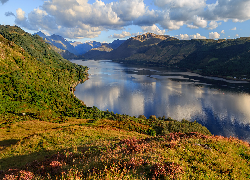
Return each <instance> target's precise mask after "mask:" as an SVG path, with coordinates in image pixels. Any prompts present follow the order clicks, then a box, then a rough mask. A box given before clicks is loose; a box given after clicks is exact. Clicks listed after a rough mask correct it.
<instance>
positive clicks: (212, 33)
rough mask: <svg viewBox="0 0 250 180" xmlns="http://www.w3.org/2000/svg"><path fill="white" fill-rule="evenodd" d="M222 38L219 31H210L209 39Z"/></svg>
mask: <svg viewBox="0 0 250 180" xmlns="http://www.w3.org/2000/svg"><path fill="white" fill-rule="evenodd" d="M219 38H220V34H219V33H217V32H210V33H209V39H219Z"/></svg>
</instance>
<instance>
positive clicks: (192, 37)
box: [175, 33, 207, 40]
mask: <svg viewBox="0 0 250 180" xmlns="http://www.w3.org/2000/svg"><path fill="white" fill-rule="evenodd" d="M175 37H176V38H178V39H180V40H190V39H207V38H206V37H205V36H201V35H200V34H199V33H196V34H193V35H188V34H180V35H176V36H175Z"/></svg>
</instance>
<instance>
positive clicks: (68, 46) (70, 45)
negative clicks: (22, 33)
mask: <svg viewBox="0 0 250 180" xmlns="http://www.w3.org/2000/svg"><path fill="white" fill-rule="evenodd" d="M35 34H36V35H39V36H40V37H42V38H43V39H44V40H45V42H47V43H49V44H50V45H52V47H53V49H54V50H55V51H56V52H58V53H59V54H61V55H62V56H63V57H64V58H66V59H77V58H78V59H79V58H80V59H82V58H83V56H82V55H83V54H85V53H86V52H88V51H90V50H91V49H96V48H99V47H101V46H103V47H106V48H103V47H101V51H106V50H107V51H111V50H113V49H116V48H117V47H119V46H120V45H121V44H122V43H123V42H124V41H125V40H119V39H117V40H114V41H113V42H112V43H101V42H97V41H90V42H86V43H82V42H77V41H67V40H66V39H65V38H63V37H62V36H60V35H55V34H53V35H51V36H47V35H45V34H44V33H43V32H41V31H39V32H37V33H35ZM98 50H99V49H98Z"/></svg>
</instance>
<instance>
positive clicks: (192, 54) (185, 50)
mask: <svg viewBox="0 0 250 180" xmlns="http://www.w3.org/2000/svg"><path fill="white" fill-rule="evenodd" d="M92 54H93V55H92V56H90V55H88V56H86V57H85V58H88V59H111V60H114V61H122V62H123V63H133V64H148V65H151V64H154V65H159V66H170V67H179V68H184V69H188V70H191V71H194V72H197V73H200V74H202V75H208V76H223V77H227V78H233V77H237V79H250V70H249V69H250V61H249V58H250V38H247V37H246V38H238V39H228V40H225V39H219V40H211V39H203V40H199V39H198V40H194V39H193V40H178V39H176V38H173V37H170V36H166V35H155V34H152V33H148V34H144V35H139V36H136V37H132V38H130V39H128V40H127V41H125V42H124V43H123V44H122V45H121V46H119V47H118V48H117V49H115V50H113V51H111V52H109V53H101V54H100V53H99V54H96V55H95V54H94V53H92Z"/></svg>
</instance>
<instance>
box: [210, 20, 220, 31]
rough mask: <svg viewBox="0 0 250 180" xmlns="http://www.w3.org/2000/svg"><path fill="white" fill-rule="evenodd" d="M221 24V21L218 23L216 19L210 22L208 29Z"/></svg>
mask: <svg viewBox="0 0 250 180" xmlns="http://www.w3.org/2000/svg"><path fill="white" fill-rule="evenodd" d="M219 25H221V22H220V23H218V22H216V21H211V22H210V23H209V25H208V26H209V27H208V29H209V30H212V29H215V28H217V27H218V26H219Z"/></svg>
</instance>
